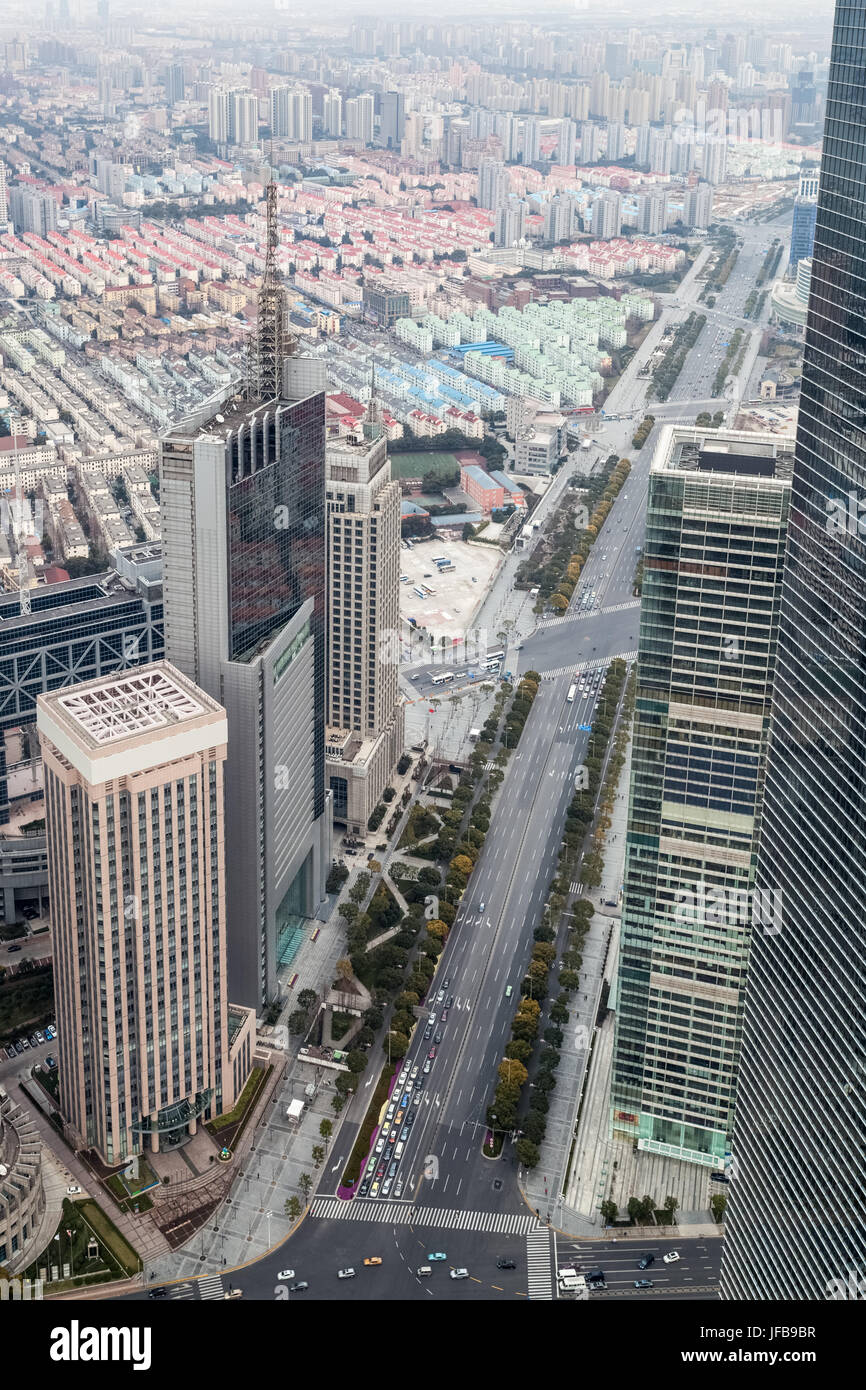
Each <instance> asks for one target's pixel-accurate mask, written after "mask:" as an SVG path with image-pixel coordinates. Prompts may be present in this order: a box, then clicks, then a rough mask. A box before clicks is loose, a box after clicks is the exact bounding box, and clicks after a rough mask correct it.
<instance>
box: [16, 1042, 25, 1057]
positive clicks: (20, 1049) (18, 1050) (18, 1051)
mask: <svg viewBox="0 0 866 1390" xmlns="http://www.w3.org/2000/svg"><path fill="white" fill-rule="evenodd" d="M24 1047H25V1044H24V1043H23V1042H21V1041H20V1040H19V1041H18V1042H17V1043H16V1044H15V1055H16V1056H17V1057H20V1056H21V1053H22V1052H23V1051H24Z"/></svg>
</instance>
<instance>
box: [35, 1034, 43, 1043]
mask: <svg viewBox="0 0 866 1390" xmlns="http://www.w3.org/2000/svg"><path fill="white" fill-rule="evenodd" d="M36 1041H37V1042H38V1043H39V1045H40V1046H41V1045H42V1043H44V1041H45V1034H44V1033H37V1034H36Z"/></svg>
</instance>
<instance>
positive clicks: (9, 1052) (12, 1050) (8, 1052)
mask: <svg viewBox="0 0 866 1390" xmlns="http://www.w3.org/2000/svg"><path fill="white" fill-rule="evenodd" d="M17 1055H18V1054H17V1053H16V1051H15V1048H14V1047H13V1046H12V1044H11V1043H10V1045H9V1046H8V1047H7V1049H6V1056H7V1057H8V1058H9V1061H10V1062H13V1061H14V1060H15V1058H16V1056H17Z"/></svg>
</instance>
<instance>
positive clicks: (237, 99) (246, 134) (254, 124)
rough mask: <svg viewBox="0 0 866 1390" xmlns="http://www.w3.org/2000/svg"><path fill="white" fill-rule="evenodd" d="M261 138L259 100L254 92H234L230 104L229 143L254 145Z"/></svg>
mask: <svg viewBox="0 0 866 1390" xmlns="http://www.w3.org/2000/svg"><path fill="white" fill-rule="evenodd" d="M258 138H259V99H258V97H257V96H255V95H254V93H253V92H232V93H231V100H230V103H229V142H230V143H231V144H232V145H253V144H255V142H256V141H257V140H258Z"/></svg>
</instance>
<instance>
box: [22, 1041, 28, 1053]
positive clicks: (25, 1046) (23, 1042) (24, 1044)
mask: <svg viewBox="0 0 866 1390" xmlns="http://www.w3.org/2000/svg"><path fill="white" fill-rule="evenodd" d="M21 1046H22V1047H23V1048H24V1051H25V1052H28V1051H29V1049H30V1043H29V1042H28V1041H27V1039H26V1038H22V1039H21Z"/></svg>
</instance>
